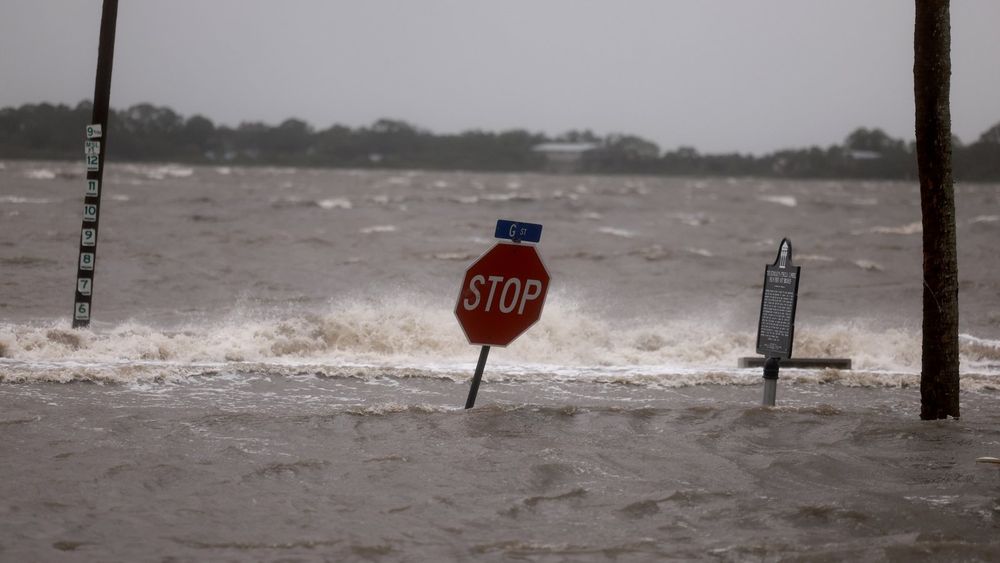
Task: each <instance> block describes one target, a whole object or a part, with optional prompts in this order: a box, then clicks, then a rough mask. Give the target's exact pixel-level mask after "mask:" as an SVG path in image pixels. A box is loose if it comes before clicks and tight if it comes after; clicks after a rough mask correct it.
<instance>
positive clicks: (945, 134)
mask: <svg viewBox="0 0 1000 563" xmlns="http://www.w3.org/2000/svg"><path fill="white" fill-rule="evenodd" d="M915 4H916V25H915V28H914V33H913V47H914V49H913V50H914V57H913V92H914V99H915V101H916V135H917V167H918V169H919V174H920V209H921V215H922V219H923V227H924V233H923V242H924V266H923V269H924V303H923V305H924V313H923V349H922V352H923V353H922V358H921V373H920V418H922V419H924V420H931V419H939V418H947V417H949V416H953V417H956V418H957V417H958V416H959V401H958V399H959V396H958V391H959V387H958V257H957V249H956V242H955V190H954V184H953V181H952V174H951V109H950V100H949V91H950V89H951V21H950V15H949V0H915Z"/></svg>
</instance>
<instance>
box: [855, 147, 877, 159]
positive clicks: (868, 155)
mask: <svg viewBox="0 0 1000 563" xmlns="http://www.w3.org/2000/svg"><path fill="white" fill-rule="evenodd" d="M847 156H848V157H849V158H851V159H853V160H878V159H880V158H882V153H880V152H875V151H859V150H850V149H848V151H847Z"/></svg>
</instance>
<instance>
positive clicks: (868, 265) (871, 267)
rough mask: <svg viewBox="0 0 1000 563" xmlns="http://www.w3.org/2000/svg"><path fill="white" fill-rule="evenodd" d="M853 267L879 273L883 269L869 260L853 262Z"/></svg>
mask: <svg viewBox="0 0 1000 563" xmlns="http://www.w3.org/2000/svg"><path fill="white" fill-rule="evenodd" d="M854 265H855V266H857V267H859V268H861V269H862V270H866V271H868V272H881V271H883V270H884V269H885V268H883V267H882V265H881V264H879V263H878V262H873V261H871V260H855V261H854Z"/></svg>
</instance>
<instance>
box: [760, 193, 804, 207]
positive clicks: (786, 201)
mask: <svg viewBox="0 0 1000 563" xmlns="http://www.w3.org/2000/svg"><path fill="white" fill-rule="evenodd" d="M757 199H759V200H761V201H766V202H769V203H777V204H778V205H784V206H785V207H795V206H796V205H798V204H799V202H798V200H796V199H795V196H791V195H759V196H757Z"/></svg>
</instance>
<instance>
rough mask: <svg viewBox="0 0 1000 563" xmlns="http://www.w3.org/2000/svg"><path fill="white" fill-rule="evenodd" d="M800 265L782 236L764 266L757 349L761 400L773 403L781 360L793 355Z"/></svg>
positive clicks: (770, 404)
mask: <svg viewBox="0 0 1000 563" xmlns="http://www.w3.org/2000/svg"><path fill="white" fill-rule="evenodd" d="M800 270H801V268H800V267H799V266H794V265H792V242H791V241H790V240H788V239H787V238H786V239H782V240H781V244H780V245H779V246H778V257H777V258H775V260H774V263H773V264H771V265H769V266H765V267H764V292H763V295H761V299H760V321H758V323H757V353H758V354H763V355H764V356H765V357H766V358H767V361H766V362H764V400H763V404H764V405H766V406H769V407H773V406H774V400H775V395H776V394H777V387H778V370H779V369H780V368H781V360H782V359H788V358H791V357H792V341H793V340H794V336H795V307H796V304H797V303H798V298H799V272H800Z"/></svg>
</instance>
